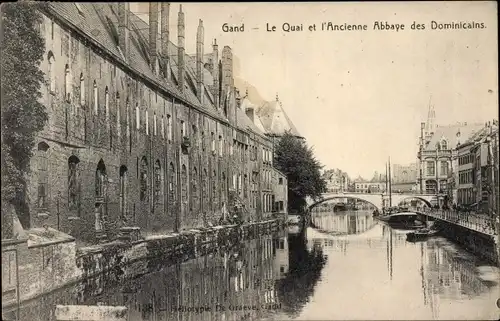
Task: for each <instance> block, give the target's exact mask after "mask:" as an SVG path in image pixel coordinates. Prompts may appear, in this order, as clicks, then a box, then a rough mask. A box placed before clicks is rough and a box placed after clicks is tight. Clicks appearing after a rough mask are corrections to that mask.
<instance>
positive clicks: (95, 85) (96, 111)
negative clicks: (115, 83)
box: [94, 80, 99, 115]
mask: <svg viewBox="0 0 500 321" xmlns="http://www.w3.org/2000/svg"><path fill="white" fill-rule="evenodd" d="M98 113H99V96H98V91H97V83H96V81H95V80H94V114H96V115H97V114H98Z"/></svg>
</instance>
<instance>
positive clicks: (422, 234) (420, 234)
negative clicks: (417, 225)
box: [406, 228, 439, 241]
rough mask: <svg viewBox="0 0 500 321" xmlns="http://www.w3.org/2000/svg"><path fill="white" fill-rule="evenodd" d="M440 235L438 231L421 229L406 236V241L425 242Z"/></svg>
mask: <svg viewBox="0 0 500 321" xmlns="http://www.w3.org/2000/svg"><path fill="white" fill-rule="evenodd" d="M438 233H439V231H438V230H431V229H429V228H421V229H418V230H416V231H413V232H410V233H407V234H406V239H407V240H408V241H418V240H424V239H426V238H428V237H431V236H435V235H437V234H438Z"/></svg>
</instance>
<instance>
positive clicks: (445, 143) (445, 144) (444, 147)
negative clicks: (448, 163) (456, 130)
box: [441, 139, 448, 150]
mask: <svg viewBox="0 0 500 321" xmlns="http://www.w3.org/2000/svg"><path fill="white" fill-rule="evenodd" d="M441 148H442V149H444V150H446V149H448V142H447V141H446V139H443V140H442V141H441Z"/></svg>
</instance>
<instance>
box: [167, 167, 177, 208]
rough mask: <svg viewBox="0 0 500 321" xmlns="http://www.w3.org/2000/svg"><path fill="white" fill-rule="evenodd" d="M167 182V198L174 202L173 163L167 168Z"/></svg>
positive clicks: (174, 179)
mask: <svg viewBox="0 0 500 321" xmlns="http://www.w3.org/2000/svg"><path fill="white" fill-rule="evenodd" d="M168 171H169V182H168V192H169V198H170V202H174V201H175V189H174V187H175V185H176V178H175V167H174V164H173V163H170V166H169V169H168Z"/></svg>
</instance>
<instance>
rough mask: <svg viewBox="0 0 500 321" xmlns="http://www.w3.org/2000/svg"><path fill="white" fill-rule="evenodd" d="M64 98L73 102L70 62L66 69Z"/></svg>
mask: <svg viewBox="0 0 500 321" xmlns="http://www.w3.org/2000/svg"><path fill="white" fill-rule="evenodd" d="M64 98H65V100H66V101H67V102H71V70H70V69H69V65H68V64H66V67H65V69H64Z"/></svg>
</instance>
